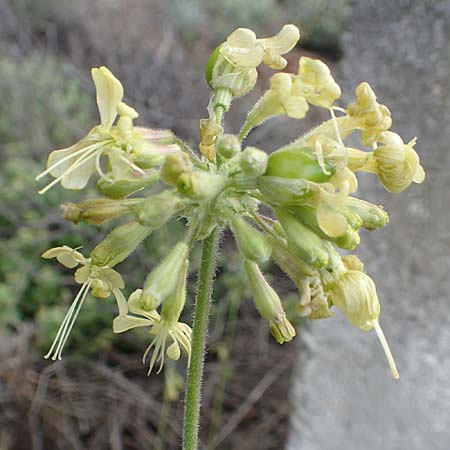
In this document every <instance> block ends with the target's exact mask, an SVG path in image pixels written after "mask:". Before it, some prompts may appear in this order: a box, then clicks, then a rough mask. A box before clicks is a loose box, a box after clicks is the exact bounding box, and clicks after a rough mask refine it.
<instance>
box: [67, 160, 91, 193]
mask: <svg viewBox="0 0 450 450" xmlns="http://www.w3.org/2000/svg"><path fill="white" fill-rule="evenodd" d="M75 164H77V162H75ZM72 167H73V166H72ZM94 172H95V157H90V158H89V159H87V160H86V161H85V162H83V163H81V164H80V165H79V166H78V167H76V168H75V169H73V170H70V172H68V173H67V174H66V175H64V176H63V177H62V180H61V185H62V186H63V187H65V188H66V189H83V188H84V187H86V185H87V184H88V182H89V178H91V175H92V174H93V173H94Z"/></svg>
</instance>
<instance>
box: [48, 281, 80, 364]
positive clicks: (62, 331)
mask: <svg viewBox="0 0 450 450" xmlns="http://www.w3.org/2000/svg"><path fill="white" fill-rule="evenodd" d="M86 286H87V284H86V283H85V284H83V285H82V286H81V288H80V290H79V291H78V293H77V295H76V297H75V298H74V300H73V302H72V304H71V305H70V308H69V310H68V311H67V313H66V315H65V316H64V319H63V321H62V322H61V325H60V326H59V329H58V333H57V334H56V337H55V339H54V340H53V343H52V346H51V347H50V350H49V351H48V352H47V354H46V355H45V356H44V358H45V359H48V358H50V356H51V354H52V353H53V350H54V348H55V346H56V345H58V348H59V344H60V342H61V340H62V338H63V335H64V334H65V331H66V329H67V324H68V323H69V321H70V319H71V317H72V315H73V311H74V310H75V308H76V306H77V303H78V300H79V299H80V297H81V296H82V295H83V292H84V291H85V289H86ZM56 353H57V352H55V355H54V357H55V356H56ZM52 359H53V360H54V359H55V358H52Z"/></svg>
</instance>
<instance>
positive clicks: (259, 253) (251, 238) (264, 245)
mask: <svg viewBox="0 0 450 450" xmlns="http://www.w3.org/2000/svg"><path fill="white" fill-rule="evenodd" d="M231 229H232V231H233V234H234V238H235V239H236V242H237V245H238V247H239V250H240V252H241V253H242V254H243V255H244V256H245V257H246V258H247V259H249V260H251V261H254V262H256V263H258V264H264V263H266V262H267V261H268V260H269V258H270V254H271V253H272V248H271V246H270V244H269V241H268V240H267V239H266V237H265V236H264V234H263V233H261V232H260V231H259V230H257V229H256V228H254V227H252V226H251V225H250V224H249V223H248V222H247V221H245V220H244V219H242V218H241V217H238V216H233V218H232V219H231Z"/></svg>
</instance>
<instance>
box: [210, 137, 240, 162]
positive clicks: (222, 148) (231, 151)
mask: <svg viewBox="0 0 450 450" xmlns="http://www.w3.org/2000/svg"><path fill="white" fill-rule="evenodd" d="M216 150H217V153H218V154H219V155H220V156H221V157H222V158H225V159H230V158H232V157H233V156H235V155H237V154H238V153H239V152H240V151H241V143H240V142H239V139H238V138H237V136H235V135H234V134H223V135H222V136H220V137H219V138H218V139H217V141H216Z"/></svg>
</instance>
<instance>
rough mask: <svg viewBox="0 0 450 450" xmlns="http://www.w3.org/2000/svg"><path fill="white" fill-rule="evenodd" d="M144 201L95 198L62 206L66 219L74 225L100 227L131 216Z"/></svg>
mask: <svg viewBox="0 0 450 450" xmlns="http://www.w3.org/2000/svg"><path fill="white" fill-rule="evenodd" d="M142 201H143V199H141V198H128V199H120V200H115V199H111V198H94V199H90V200H84V201H82V202H80V203H64V204H63V205H62V206H61V210H62V216H63V217H64V219H67V220H70V221H71V222H73V223H79V222H86V223H90V224H94V225H100V224H102V223H105V222H108V221H110V220H113V219H116V218H118V217H122V216H125V215H127V214H131V213H132V212H133V211H134V210H135V209H136V207H137V205H139V204H140V203H141V202H142Z"/></svg>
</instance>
